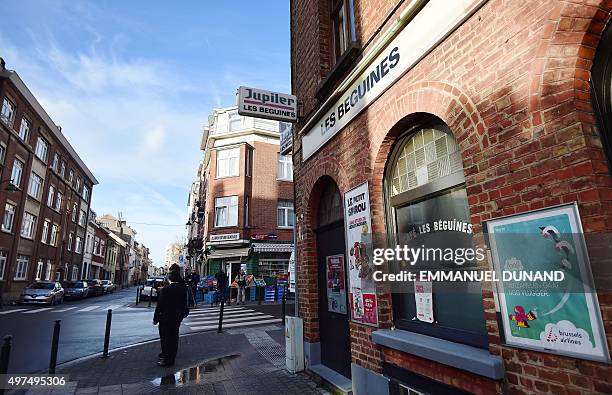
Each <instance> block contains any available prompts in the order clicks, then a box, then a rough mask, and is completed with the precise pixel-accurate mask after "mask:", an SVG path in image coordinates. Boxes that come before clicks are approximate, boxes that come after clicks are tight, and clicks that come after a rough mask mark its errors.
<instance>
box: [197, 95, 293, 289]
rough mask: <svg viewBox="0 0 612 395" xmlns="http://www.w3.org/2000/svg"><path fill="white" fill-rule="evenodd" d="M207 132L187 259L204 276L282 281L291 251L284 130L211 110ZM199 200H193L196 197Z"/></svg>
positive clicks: (288, 164)
mask: <svg viewBox="0 0 612 395" xmlns="http://www.w3.org/2000/svg"><path fill="white" fill-rule="evenodd" d="M208 122H209V124H208V126H207V127H205V128H204V130H203V133H202V143H201V149H202V151H203V160H202V163H201V165H200V166H199V169H198V179H197V180H196V183H194V184H193V186H192V190H191V193H190V199H189V202H190V211H191V212H190V213H189V219H188V222H187V234H188V235H191V240H190V241H189V242H188V244H187V246H188V255H187V256H188V257H190V262H193V265H196V267H197V265H198V263H200V264H201V263H204V262H205V263H206V264H205V267H204V269H203V271H204V273H206V274H215V273H217V272H218V271H219V270H224V271H226V273H228V275H229V276H230V277H234V276H235V275H236V274H237V273H238V271H239V270H240V269H241V268H243V269H245V271H246V272H247V273H248V274H256V275H262V276H277V275H284V274H286V273H287V272H288V264H289V257H290V255H291V251H292V250H293V225H294V215H293V167H292V160H291V156H284V155H281V154H280V153H279V144H280V127H281V124H280V123H279V122H278V121H270V120H264V119H258V118H252V117H245V116H241V115H239V114H238V111H237V108H236V107H228V108H222V109H215V110H213V112H212V114H211V115H210V116H209V119H208ZM196 191H198V194H199V197H198V199H197V200H196V199H195V192H196Z"/></svg>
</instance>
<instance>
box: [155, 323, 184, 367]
mask: <svg viewBox="0 0 612 395" xmlns="http://www.w3.org/2000/svg"><path fill="white" fill-rule="evenodd" d="M180 326H181V323H180V322H174V321H170V322H160V323H159V325H158V329H159V340H160V343H161V350H162V355H163V358H164V360H165V361H166V363H168V364H173V363H174V359H175V358H176V352H177V350H178V342H179V327H180Z"/></svg>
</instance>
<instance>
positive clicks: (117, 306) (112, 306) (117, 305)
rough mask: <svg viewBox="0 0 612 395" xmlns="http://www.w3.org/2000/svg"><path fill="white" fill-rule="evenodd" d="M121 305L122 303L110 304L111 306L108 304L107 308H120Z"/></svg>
mask: <svg viewBox="0 0 612 395" xmlns="http://www.w3.org/2000/svg"><path fill="white" fill-rule="evenodd" d="M119 307H121V305H120V304H114V305H110V306H108V307H107V308H106V310H116V309H118V308H119Z"/></svg>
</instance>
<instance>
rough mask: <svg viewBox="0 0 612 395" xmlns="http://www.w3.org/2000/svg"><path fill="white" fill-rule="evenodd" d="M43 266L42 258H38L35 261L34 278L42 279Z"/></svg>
mask: <svg viewBox="0 0 612 395" xmlns="http://www.w3.org/2000/svg"><path fill="white" fill-rule="evenodd" d="M44 266H45V261H44V259H39V260H38V262H37V263H36V277H34V280H36V281H40V280H41V279H42V275H43V268H44Z"/></svg>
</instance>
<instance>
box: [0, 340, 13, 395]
mask: <svg viewBox="0 0 612 395" xmlns="http://www.w3.org/2000/svg"><path fill="white" fill-rule="evenodd" d="M12 342H13V336H11V335H7V336H4V339H3V341H2V351H1V352H0V375H5V374H6V372H8V363H9V358H10V356H11V344H12ZM0 395H4V388H0Z"/></svg>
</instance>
